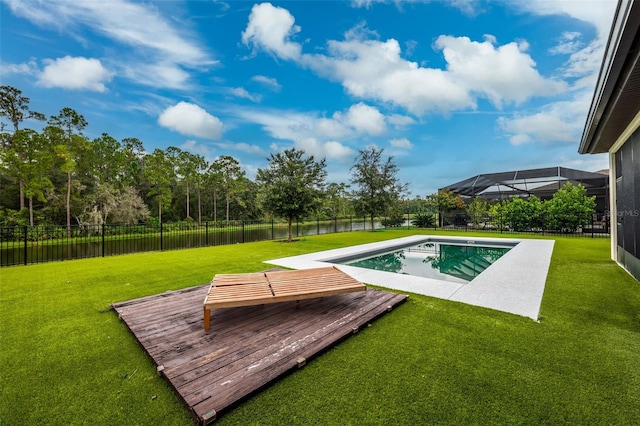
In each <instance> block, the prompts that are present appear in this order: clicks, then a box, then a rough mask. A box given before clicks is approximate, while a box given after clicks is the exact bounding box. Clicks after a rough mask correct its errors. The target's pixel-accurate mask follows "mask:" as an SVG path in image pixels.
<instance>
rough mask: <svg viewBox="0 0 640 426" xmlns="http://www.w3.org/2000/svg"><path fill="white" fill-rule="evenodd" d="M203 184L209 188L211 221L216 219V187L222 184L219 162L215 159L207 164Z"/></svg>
mask: <svg viewBox="0 0 640 426" xmlns="http://www.w3.org/2000/svg"><path fill="white" fill-rule="evenodd" d="M205 185H206V186H208V187H209V188H210V189H211V204H212V205H211V208H212V210H213V214H212V216H213V221H214V222H217V221H218V189H219V188H220V186H221V185H222V171H221V170H220V164H218V163H216V162H215V161H214V162H213V163H211V164H210V165H209V168H208V169H207V172H206V174H205Z"/></svg>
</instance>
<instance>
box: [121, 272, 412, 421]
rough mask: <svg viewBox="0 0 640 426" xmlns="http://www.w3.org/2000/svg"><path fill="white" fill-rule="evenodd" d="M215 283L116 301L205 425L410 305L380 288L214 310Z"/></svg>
mask: <svg viewBox="0 0 640 426" xmlns="http://www.w3.org/2000/svg"><path fill="white" fill-rule="evenodd" d="M208 289H209V284H206V285H202V286H198V287H191V288H187V289H183V290H179V291H173V292H167V293H162V294H158V295H154V296H149V297H145V298H142V299H135V300H130V301H127V302H122V303H115V304H113V307H114V309H115V310H116V312H117V313H118V315H119V317H120V319H121V320H122V321H124V323H125V324H126V325H127V326H128V327H129V329H130V330H131V332H132V333H133V334H134V336H135V337H136V339H137V340H138V342H139V343H140V344H141V345H142V347H143V348H144V350H145V351H146V352H147V353H148V354H149V356H151V358H152V359H153V361H154V362H155V364H156V365H157V367H158V372H159V374H161V375H162V376H164V377H165V378H166V379H167V380H168V381H169V383H170V384H171V385H172V387H173V388H174V390H175V391H176V392H177V393H178V394H179V395H180V397H181V399H182V401H183V402H184V404H185V406H186V407H187V408H188V409H189V411H190V412H191V414H192V416H193V417H194V419H195V420H196V421H197V422H198V423H201V424H207V423H210V422H212V421H214V420H215V418H216V416H217V415H218V414H219V413H221V412H223V411H224V410H225V409H227V408H228V407H230V406H232V405H233V404H235V403H237V402H239V401H241V400H242V399H243V398H245V397H247V396H248V395H251V394H252V393H254V392H256V391H257V390H259V389H260V388H262V387H264V386H265V385H267V384H268V383H269V382H271V381H273V380H274V379H276V378H278V377H280V376H281V375H283V374H286V373H288V372H290V371H291V370H293V369H296V368H300V367H302V366H303V365H304V364H305V363H306V362H307V360H309V359H310V358H312V357H314V356H315V355H317V354H318V353H320V352H322V351H323V350H325V349H327V348H330V347H331V346H332V345H334V344H335V343H336V342H338V341H340V340H342V339H344V338H346V337H348V336H349V335H351V334H354V333H355V332H356V331H358V329H359V328H360V327H362V326H365V325H367V324H368V323H369V322H370V321H372V320H373V319H375V318H377V317H379V316H380V315H382V314H384V313H386V312H388V311H390V310H391V309H392V308H393V307H395V306H397V305H398V304H400V303H402V302H404V301H405V300H406V299H407V297H408V296H406V295H402V294H396V293H391V292H386V291H380V290H372V289H369V290H368V291H366V292H359V293H349V294H343V295H338V296H330V297H326V298H322V299H309V300H305V301H301V302H300V306H299V308H296V303H295V302H283V303H275V304H268V305H257V306H248V307H239V308H228V309H216V310H214V311H212V312H211V320H212V321H213V323H214V324H215V327H213V328H212V329H211V330H209V331H205V330H204V328H203V317H202V301H203V300H204V297H205V295H206V294H207V291H208Z"/></svg>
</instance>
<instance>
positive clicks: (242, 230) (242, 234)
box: [240, 220, 244, 243]
mask: <svg viewBox="0 0 640 426" xmlns="http://www.w3.org/2000/svg"><path fill="white" fill-rule="evenodd" d="M240 223H242V242H243V243H244V220H243V221H241V222H240Z"/></svg>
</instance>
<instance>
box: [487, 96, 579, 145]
mask: <svg viewBox="0 0 640 426" xmlns="http://www.w3.org/2000/svg"><path fill="white" fill-rule="evenodd" d="M590 100H591V90H583V91H582V92H580V93H579V94H577V95H576V97H575V98H574V99H573V100H569V101H560V102H553V103H550V104H547V105H545V106H544V107H543V108H542V109H541V110H539V111H537V112H535V113H531V114H516V115H515V116H514V117H511V118H507V117H500V118H499V119H498V121H497V125H498V128H499V129H500V130H502V131H504V132H505V133H506V134H507V135H508V136H509V141H510V142H511V144H512V145H520V144H523V143H528V142H541V143H548V142H568V143H574V144H577V143H578V141H579V140H580V135H581V132H582V129H583V127H584V120H585V117H586V116H587V110H588V108H589V104H590Z"/></svg>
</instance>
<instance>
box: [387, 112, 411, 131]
mask: <svg viewBox="0 0 640 426" xmlns="http://www.w3.org/2000/svg"><path fill="white" fill-rule="evenodd" d="M387 121H388V122H389V124H392V125H394V126H395V127H396V128H404V127H406V126H409V125H411V124H415V122H416V120H414V119H413V118H411V117H409V116H407V115H401V114H391V115H388V116H387Z"/></svg>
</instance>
